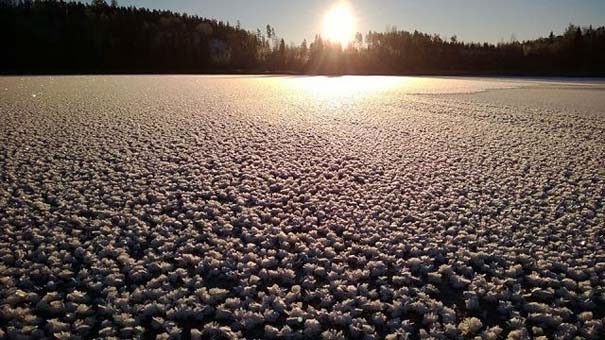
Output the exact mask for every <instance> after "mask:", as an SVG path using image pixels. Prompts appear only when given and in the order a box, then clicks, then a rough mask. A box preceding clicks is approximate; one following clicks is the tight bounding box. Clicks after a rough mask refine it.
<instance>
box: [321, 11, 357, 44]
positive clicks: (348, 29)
mask: <svg viewBox="0 0 605 340" xmlns="http://www.w3.org/2000/svg"><path fill="white" fill-rule="evenodd" d="M323 36H324V38H326V39H327V40H329V41H331V42H334V43H338V44H341V45H343V46H345V45H347V44H349V43H350V42H351V41H353V38H354V36H355V15H354V14H353V10H352V9H351V6H350V5H349V3H348V2H346V1H339V2H338V3H336V4H335V5H334V6H333V7H332V8H331V9H330V10H329V11H328V12H327V13H326V16H325V17H324V22H323Z"/></svg>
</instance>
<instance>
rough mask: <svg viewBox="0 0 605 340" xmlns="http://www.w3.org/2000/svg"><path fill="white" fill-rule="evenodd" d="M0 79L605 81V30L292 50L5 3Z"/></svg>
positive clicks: (213, 29)
mask: <svg viewBox="0 0 605 340" xmlns="http://www.w3.org/2000/svg"><path fill="white" fill-rule="evenodd" d="M0 37H1V39H2V46H3V49H2V50H3V52H2V53H1V55H0V73H3V74H89V73H295V74H396V75H407V74H441V75H535V76H538V75H562V76H565V75H573V76H598V75H605V27H596V28H595V27H580V26H575V25H572V24H570V25H569V26H568V27H567V28H566V29H565V31H564V33H562V34H554V33H552V32H551V33H550V34H548V35H547V36H546V37H543V38H539V39H535V40H528V41H516V40H514V39H511V41H508V42H501V43H498V44H491V43H474V42H462V41H458V39H457V38H456V37H455V36H452V37H448V38H444V37H441V36H439V35H431V34H425V33H421V32H418V31H414V32H408V31H403V30H398V29H396V28H393V29H390V30H388V31H387V32H372V31H370V32H368V33H367V34H361V33H358V34H357V35H356V39H355V41H354V42H352V43H351V44H349V45H348V46H344V47H343V46H341V45H339V44H333V43H330V42H328V41H325V40H323V39H322V38H321V36H319V35H318V36H316V37H315V39H313V41H303V42H302V43H301V44H297V45H295V44H287V43H286V41H285V39H284V38H280V37H279V35H278V34H277V32H276V30H275V28H274V27H271V26H270V25H267V26H266V27H263V28H262V29H257V30H256V31H255V32H251V31H248V30H245V29H242V28H241V27H240V24H239V22H237V23H229V22H224V21H220V20H215V19H207V18H203V17H200V16H197V15H188V14H185V13H175V12H171V11H164V10H151V9H145V8H137V7H133V6H129V7H125V6H120V5H119V4H118V3H117V1H115V0H113V1H111V2H110V3H107V2H105V1H103V0H94V1H92V2H91V3H80V2H71V1H70V2H65V1H56V0H46V1H42V0H34V1H32V0H19V1H16V0H0Z"/></svg>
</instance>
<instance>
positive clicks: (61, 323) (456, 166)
mask: <svg viewBox="0 0 605 340" xmlns="http://www.w3.org/2000/svg"><path fill="white" fill-rule="evenodd" d="M0 88H4V89H5V90H4V91H3V93H2V97H1V98H0V121H1V124H0V226H1V228H2V232H1V233H0V287H2V289H0V299H1V300H0V338H2V337H4V336H11V337H17V336H18V335H25V336H28V335H29V336H32V337H42V336H48V337H52V336H55V337H59V338H69V337H70V336H72V335H79V336H81V337H85V338H88V337H94V336H97V337H110V336H117V337H123V338H133V337H138V336H146V337H154V336H160V338H170V337H173V338H178V337H179V336H181V335H182V336H183V337H185V338H188V337H189V336H191V337H193V338H208V337H209V336H211V335H213V334H214V335H222V336H225V337H227V338H229V337H231V338H237V337H246V338H271V337H275V338H304V337H307V338H317V337H324V338H339V337H354V338H361V337H363V336H367V337H368V338H371V337H377V338H383V337H387V336H388V337H389V338H392V339H396V338H405V337H410V338H417V337H426V336H433V337H435V338H440V337H443V336H448V337H450V338H462V337H472V336H483V337H484V338H486V339H496V338H506V337H510V338H524V337H527V336H534V337H538V336H541V335H544V336H547V337H552V338H560V339H567V338H573V337H574V336H579V337H582V338H590V337H594V338H602V337H603V336H605V332H604V328H603V327H604V325H603V322H604V313H605V295H604V294H605V290H604V289H605V283H604V282H605V235H604V233H605V228H604V226H605V211H604V209H605V208H604V206H603V202H604V199H605V185H604V182H603V181H604V179H605V163H604V158H603V155H605V131H604V129H605V112H604V109H603V108H604V107H605V99H604V98H605V95H604V94H605V91H604V89H603V85H602V83H600V82H599V81H588V82H582V83H578V82H577V81H574V82H573V83H571V82H570V83H566V82H564V81H562V80H556V82H554V81H548V80H546V81H545V80H540V79H537V80H524V79H480V78H468V79H466V78H431V77H428V78H413V77H334V78H329V77H255V76H115V77H102V76H83V77H4V78H0Z"/></svg>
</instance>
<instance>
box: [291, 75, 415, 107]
mask: <svg viewBox="0 0 605 340" xmlns="http://www.w3.org/2000/svg"><path fill="white" fill-rule="evenodd" d="M410 81H413V78H408V77H388V76H365V77H360V76H342V77H325V76H317V77H295V78H289V79H284V80H283V85H284V86H285V87H287V88H289V89H291V90H293V91H302V92H304V93H303V94H304V95H307V96H312V97H315V98H317V99H321V100H334V101H338V100H342V99H366V98H368V97H372V96H374V95H377V94H380V93H383V92H387V91H390V90H394V89H398V88H401V87H402V85H404V84H406V83H408V82H410Z"/></svg>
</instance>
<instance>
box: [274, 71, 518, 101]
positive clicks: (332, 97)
mask: <svg viewBox="0 0 605 340" xmlns="http://www.w3.org/2000/svg"><path fill="white" fill-rule="evenodd" d="M274 79H275V78H274ZM273 85H275V86H278V87H280V88H281V89H282V90H290V91H293V92H295V93H299V94H301V95H305V96H309V97H313V98H314V99H319V100H322V101H331V102H338V101H342V100H351V99H353V100H363V99H369V98H372V97H379V96H381V95H384V94H385V93H390V92H396V93H397V94H398V95H404V94H409V95H413V94H451V93H472V92H481V91H485V90H490V89H504V88H515V87H519V86H522V84H520V83H519V82H515V81H506V80H498V79H473V78H437V77H395V76H341V77H326V76H315V77H286V78H277V79H276V82H275V83H274V84H273ZM525 85H527V84H525Z"/></svg>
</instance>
